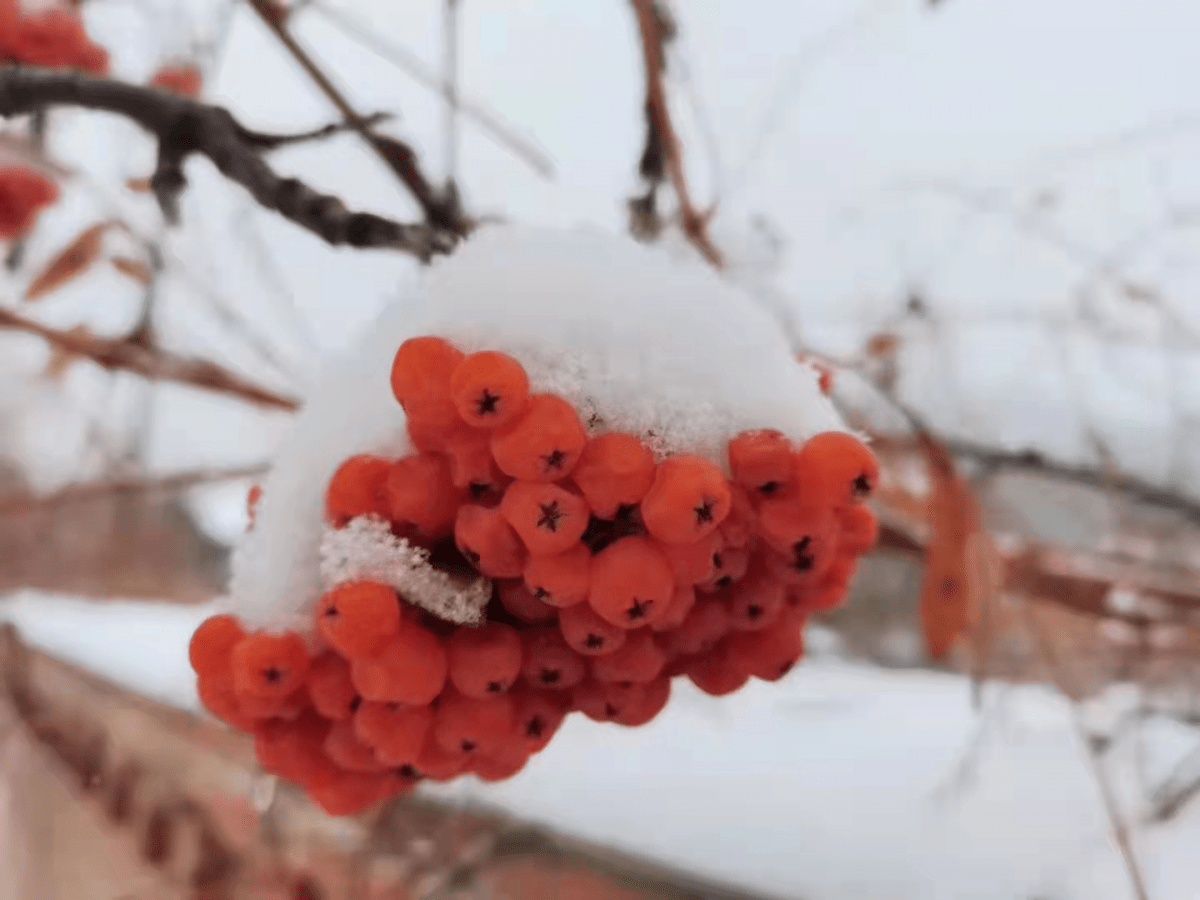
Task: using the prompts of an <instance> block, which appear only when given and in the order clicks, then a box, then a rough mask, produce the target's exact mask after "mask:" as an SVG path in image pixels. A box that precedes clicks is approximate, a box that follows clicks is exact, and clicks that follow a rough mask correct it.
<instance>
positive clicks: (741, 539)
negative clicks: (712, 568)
mask: <svg viewBox="0 0 1200 900" xmlns="http://www.w3.org/2000/svg"><path fill="white" fill-rule="evenodd" d="M729 493H730V496H731V498H732V503H731V504H730V507H729V515H728V516H726V517H725V521H724V522H722V523H721V527H720V528H718V529H717V531H718V532H719V533H720V535H721V539H722V541H723V542H724V544H725V546H726V547H739V548H741V547H746V546H748V545H749V544H750V542H751V540H752V539H753V537H754V535H755V534H757V533H758V511H757V510H755V508H754V502H753V501H752V500H751V499H750V494H749V492H748V491H747V490H746V489H745V488H744V487H742V486H741V485H740V484H731V485H730V486H729Z"/></svg>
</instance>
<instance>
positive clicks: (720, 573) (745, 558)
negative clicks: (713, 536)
mask: <svg viewBox="0 0 1200 900" xmlns="http://www.w3.org/2000/svg"><path fill="white" fill-rule="evenodd" d="M713 565H714V568H715V571H714V572H713V575H712V577H711V578H709V579H708V581H704V582H701V583H700V584H698V585H696V587H697V588H699V589H700V590H702V591H719V590H723V589H724V588H727V587H730V586H731V585H733V584H736V583H737V581H738V580H739V579H740V578H742V576H744V575H745V574H746V570H747V569H748V568H749V566H750V551H749V550H748V549H747V548H745V547H725V548H723V549H722V550H721V551H720V552H718V553H716V554H714V555H713Z"/></svg>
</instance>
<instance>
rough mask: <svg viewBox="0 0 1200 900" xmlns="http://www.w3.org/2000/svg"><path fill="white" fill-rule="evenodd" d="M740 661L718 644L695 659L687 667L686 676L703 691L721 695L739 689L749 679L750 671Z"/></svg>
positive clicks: (715, 695) (717, 695) (716, 695)
mask: <svg viewBox="0 0 1200 900" xmlns="http://www.w3.org/2000/svg"><path fill="white" fill-rule="evenodd" d="M740 662H741V660H739V659H738V658H736V657H731V656H730V654H729V652H728V650H727V648H726V647H725V646H720V647H717V648H716V649H715V650H714V651H713V652H712V653H707V654H705V655H704V656H701V657H700V658H698V659H697V660H695V661H694V662H693V663H692V664H691V666H689V667H688V670H687V676H688V678H690V679H691V680H692V684H694V685H696V687H698V688H700V690H702V691H704V693H706V694H711V695H712V696H714V697H723V696H725V695H726V694H732V693H733V692H734V691H736V690H739V689H740V688H742V687H743V686H744V685H745V684H746V682H747V681H749V680H750V672H749V671H747V670H746V669H743V668H742V666H741V665H740Z"/></svg>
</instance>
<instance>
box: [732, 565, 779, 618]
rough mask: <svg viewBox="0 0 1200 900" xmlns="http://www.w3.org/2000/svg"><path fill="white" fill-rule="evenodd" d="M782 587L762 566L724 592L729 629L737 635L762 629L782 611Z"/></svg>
mask: <svg viewBox="0 0 1200 900" xmlns="http://www.w3.org/2000/svg"><path fill="white" fill-rule="evenodd" d="M784 593H785V587H784V584H783V582H781V581H780V580H779V579H777V578H775V577H774V576H773V575H772V574H771V573H770V572H768V571H767V570H766V568H765V567H764V566H762V565H761V564H760V565H756V566H754V567H752V569H751V570H750V571H749V572H748V573H747V574H746V577H745V578H743V579H741V580H740V581H739V582H738V583H737V584H735V585H733V586H732V587H730V588H729V589H728V590H727V591H726V592H725V598H726V603H727V607H728V609H729V613H730V625H731V627H732V628H734V629H735V630H737V631H756V630H757V629H759V628H766V627H767V626H769V625H770V624H771V623H772V622H774V621H775V619H776V618H777V617H778V616H779V614H780V612H781V611H782V610H783V607H784Z"/></svg>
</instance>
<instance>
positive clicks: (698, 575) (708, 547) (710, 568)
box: [658, 531, 725, 585]
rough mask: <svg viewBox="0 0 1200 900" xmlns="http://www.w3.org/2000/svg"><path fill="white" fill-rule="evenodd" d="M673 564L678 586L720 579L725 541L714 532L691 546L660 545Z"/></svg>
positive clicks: (672, 569) (668, 560)
mask: <svg viewBox="0 0 1200 900" xmlns="http://www.w3.org/2000/svg"><path fill="white" fill-rule="evenodd" d="M658 547H659V549H660V550H661V551H662V552H663V555H664V556H666V558H667V562H669V563H670V564H671V571H672V572H673V573H674V575H675V583H676V584H687V585H693V584H704V583H705V582H708V581H712V580H714V579H716V578H719V577H720V574H719V572H718V565H719V564H720V560H721V551H722V550H723V549H724V547H725V541H724V539H723V538H722V536H721V534H720V532H719V531H713V532H711V533H709V534H707V535H705V536H704V537H702V538H700V540H698V541H694V542H692V543H690V544H659V545H658Z"/></svg>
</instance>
